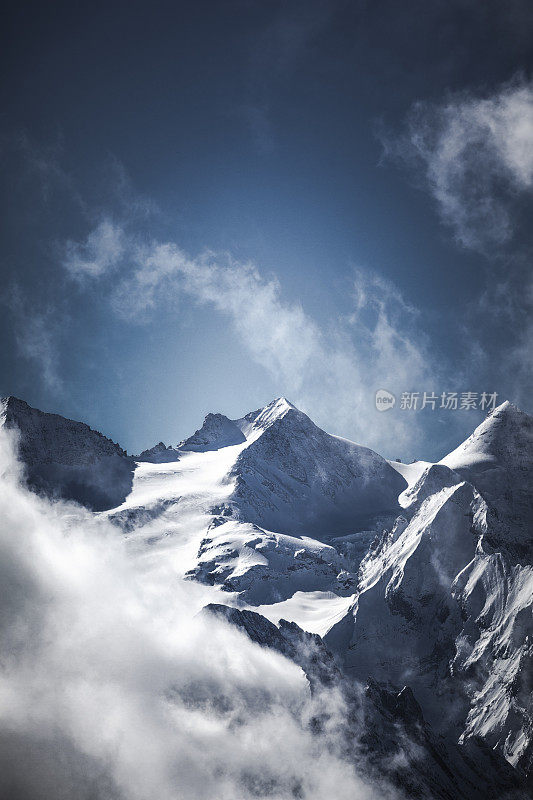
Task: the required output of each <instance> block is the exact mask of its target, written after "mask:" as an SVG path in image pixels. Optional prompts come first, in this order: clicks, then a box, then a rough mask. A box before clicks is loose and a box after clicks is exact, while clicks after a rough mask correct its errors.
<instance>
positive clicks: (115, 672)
mask: <svg viewBox="0 0 533 800" xmlns="http://www.w3.org/2000/svg"><path fill="white" fill-rule="evenodd" d="M0 441H1V443H2V459H3V466H2V478H1V483H2V486H1V491H0V498H1V501H2V504H3V505H4V507H5V508H4V511H5V520H6V522H5V524H4V526H3V529H2V530H3V533H2V537H3V538H2V549H3V553H4V559H3V564H4V567H3V570H4V576H5V577H4V583H5V586H6V589H7V591H6V592H5V593H4V600H3V619H4V624H3V627H2V630H1V633H0V635H1V637H2V650H3V652H4V653H5V669H4V671H3V677H2V681H3V685H4V688H5V690H6V697H8V698H10V699H9V702H8V703H7V705H6V706H5V713H4V717H3V723H2V726H1V728H0V735H1V736H2V739H3V740H6V741H10V742H11V743H12V746H13V747H14V746H15V743H16V747H17V749H18V752H19V753H20V756H19V757H16V758H8V759H7V760H5V759H4V764H3V770H2V772H3V777H2V779H1V780H0V786H2V789H3V791H4V792H11V795H10V796H12V797H18V796H24V797H28V798H32V799H33V798H37V797H41V796H42V794H40V792H41V787H45V789H46V791H47V792H48V796H53V797H63V796H65V797H67V796H76V797H78V796H79V797H85V796H87V797H89V794H88V792H89V791H93V794H91V795H90V796H91V797H96V798H104V797H106V798H107V797H111V796H112V797H119V798H125V800H130V798H133V799H136V798H139V799H140V798H143V800H144V798H146V797H149V796H151V793H153V792H155V791H156V792H157V793H158V796H159V797H164V798H167V797H168V798H174V797H178V796H179V797H183V798H201V797H208V796H210V797H213V796H217V797H220V798H226V797H228V798H229V797H235V796H239V797H243V798H252V797H264V798H267V797H276V798H278V797H279V798H285V797H287V798H290V797H302V798H316V799H317V800H318V799H319V798H323V797H325V796H335V797H340V798H342V797H347V798H348V797H354V796H356V797H363V798H366V797H368V798H370V797H382V796H385V797H395V798H396V797H397V798H402V797H413V798H414V797H420V796H423V797H427V798H442V799H443V800H444V798H448V799H449V798H457V799H458V800H459V798H466V797H468V798H478V797H479V798H487V797H488V798H494V800H496V798H502V797H508V798H525V797H531V796H533V793H532V789H531V780H532V778H531V776H532V770H533V725H532V720H533V692H532V685H531V675H532V667H533V665H532V655H533V651H532V644H531V642H532V638H533V622H532V611H533V560H532V546H531V541H532V540H531V531H532V529H533V508H532V496H531V472H532V465H533V419H532V418H531V417H529V416H528V415H527V414H524V413H523V412H521V411H520V410H519V409H517V408H516V407H514V406H512V405H511V404H509V403H503V404H502V405H500V406H499V407H498V408H496V409H495V410H494V411H493V412H492V413H491V414H490V415H488V416H487V417H486V419H485V420H484V421H483V422H482V423H481V425H480V426H479V427H478V428H476V430H475V431H474V432H473V433H472V435H471V436H470V437H469V438H468V439H467V440H466V441H465V442H464V443H463V444H462V445H460V446H459V447H458V448H456V449H455V450H454V451H453V452H452V453H450V454H449V455H446V456H444V457H443V458H442V459H441V461H440V462H439V463H436V464H428V463H426V462H414V463H412V464H401V463H395V462H388V461H387V460H385V459H383V458H382V457H381V456H379V455H378V454H377V453H375V452H373V451H372V450H370V449H368V448H366V447H364V446H362V445H359V444H355V443H353V442H349V441H347V440H345V439H340V438H338V437H335V436H333V435H331V434H328V433H326V432H325V431H323V430H321V429H320V428H318V427H317V426H316V425H315V424H314V423H313V422H312V421H311V420H310V419H309V417H307V416H306V415H305V414H303V413H302V412H301V411H299V410H298V409H297V408H296V407H295V406H294V405H292V404H291V403H290V402H288V401H287V400H286V399H285V398H278V399H277V400H274V401H273V402H272V403H270V404H268V405H267V406H266V407H265V408H263V409H260V410H258V411H254V412H250V413H248V414H246V415H245V416H243V417H242V418H240V419H237V420H230V419H228V418H227V417H225V416H223V415H221V414H208V415H207V417H206V418H205V421H204V424H203V425H202V426H201V427H200V428H199V429H198V430H197V431H196V432H195V433H194V434H193V435H192V436H190V437H189V438H188V439H186V440H184V441H182V442H180V443H178V444H176V445H166V444H164V443H162V442H160V443H159V444H157V445H155V446H154V447H153V448H151V449H149V450H147V451H145V452H143V453H141V454H140V455H139V456H136V457H131V456H128V455H127V454H126V453H125V451H123V450H122V449H121V448H120V446H119V445H117V444H115V443H113V442H111V441H110V440H109V439H107V438H105V437H104V436H103V435H102V434H100V433H98V432H96V431H93V430H91V429H90V428H89V427H88V426H86V425H84V424H83V423H78V422H73V421H71V420H66V419H64V418H62V417H60V416H58V415H54V414H43V413H42V412H40V411H38V410H36V409H32V408H30V407H29V406H28V405H27V404H26V403H25V402H24V401H22V400H18V399H16V398H12V397H11V398H7V399H5V400H3V401H2V416H1V429H0ZM30 553H32V554H33V555H30ZM202 609H204V611H202ZM200 612H201V613H200ZM32 630H35V632H36V633H35V634H32V635H30V631H32ZM116 637H118V638H116ZM204 637H207V638H204ZM113 641H114V642H115V643H113ZM121 642H122V643H123V644H121ZM209 642H212V643H215V642H216V645H215V644H214V645H213V646H214V647H215V650H212V649H211V648H210V646H209V645H208V643H209ZM206 647H208V650H209V653H208V652H207V650H206ZM125 659H127V661H128V665H127V667H126V663H125ZM178 675H180V677H179V678H178ZM146 682H147V683H146ZM65 686H66V687H67V688H66V690H64V689H63V688H61V687H65ZM82 686H85V689H84V690H83V691H82ZM58 691H61V692H62V695H61V698H60V697H59V696H58V695H57V692H58ZM259 707H261V708H262V711H261V712H260V713H259V717H257V709H258V708H259ZM254 709H255V710H254ZM88 714H89V717H90V724H88V722H87V715H88ZM282 719H283V722H282ZM279 725H283V726H285V727H287V726H288V727H287V730H288V731H289V741H288V742H287V743H286V752H284V755H282V753H281V750H280V747H282V742H281V740H280V739H279V736H278V734H277V730H278V727H279ZM207 729H210V730H211V731H212V735H213V736H214V739H213V740H212V741H211V744H210V745H209V746H208V747H207V745H206V742H205V731H206V730H207ZM147 736H148V737H150V739H151V743H150V748H149V752H147V750H146V737H147ZM184 737H186V738H187V737H188V738H187V744H186V745H185V740H186V739H185V738H184ZM250 737H252V738H253V741H254V742H255V745H254V746H253V747H252V749H250V748H251V744H250ZM119 741H121V742H122V744H121V745H120V747H119V748H118V750H117V749H116V747H117V746H118V742H119ZM106 742H107V744H106ZM37 743H38V744H37ZM206 747H207V749H206ZM109 748H111V749H109ZM3 752H4V754H6V753H8V752H11V751H10V750H9V748H4V751H3ZM60 753H61V754H62V755H61V764H62V767H61V769H60V770H58V771H54V769H53V764H54V763H55V762H56V760H57V758H59V754H60ZM141 753H142V755H141ZM204 759H207V761H208V762H209V763H208V766H207V768H205V766H201V764H203V760H204ZM287 759H288V760H287ZM318 763H320V764H322V765H323V769H322V768H321V769H322V771H321V774H320V775H319V774H318V773H317V764H318ZM23 764H24V767H23ZM141 765H143V769H144V770H145V773H146V774H144V777H143V780H142V781H140V782H139V769H140V768H141ZM206 769H207V771H206V772H205V770H206ZM202 770H204V772H203V773H202ZM73 786H74V787H75V791H74V795H72V787H73ZM89 786H91V787H92V789H89ZM69 792H70V793H71V794H69Z"/></svg>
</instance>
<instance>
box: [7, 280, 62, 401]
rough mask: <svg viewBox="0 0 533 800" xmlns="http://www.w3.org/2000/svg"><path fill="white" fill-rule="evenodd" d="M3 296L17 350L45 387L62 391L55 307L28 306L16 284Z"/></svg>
mask: <svg viewBox="0 0 533 800" xmlns="http://www.w3.org/2000/svg"><path fill="white" fill-rule="evenodd" d="M3 300H4V302H5V303H6V305H7V306H8V307H9V309H10V312H11V314H12V316H13V320H14V328H13V333H14V336H15V343H16V346H17V350H18V352H19V354H20V355H21V356H22V357H23V358H24V359H26V360H27V361H29V362H30V363H31V364H32V365H33V367H34V368H35V369H36V371H37V374H38V375H39V377H40V379H41V380H42V382H43V383H44V385H45V386H46V387H47V388H48V389H51V390H52V391H55V392H60V391H62V390H63V388H64V386H63V381H62V379H61V377H60V371H59V351H58V346H57V339H58V336H59V332H60V320H59V317H58V310H57V309H56V308H53V307H47V308H44V309H39V310H36V309H35V308H32V307H31V306H30V305H29V304H28V301H27V300H26V298H25V297H24V295H23V294H22V293H21V291H20V290H19V288H18V287H13V288H12V290H11V292H9V293H7V294H6V295H5V296H4V298H3ZM61 321H64V320H63V319H62V320H61Z"/></svg>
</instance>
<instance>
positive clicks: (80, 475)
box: [0, 397, 135, 511]
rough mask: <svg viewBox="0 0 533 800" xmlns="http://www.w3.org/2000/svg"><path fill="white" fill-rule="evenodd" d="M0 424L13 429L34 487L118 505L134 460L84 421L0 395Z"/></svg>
mask: <svg viewBox="0 0 533 800" xmlns="http://www.w3.org/2000/svg"><path fill="white" fill-rule="evenodd" d="M0 425H3V426H5V427H6V428H10V429H15V430H17V431H18V433H19V443H18V445H19V448H18V449H19V456H20V460H21V461H22V463H23V464H24V467H25V471H26V478H27V481H28V483H29V485H30V486H31V487H32V488H34V489H36V490H37V491H42V492H44V493H45V494H48V495H50V496H53V497H62V498H64V499H68V500H76V501H77V502H79V503H82V504H84V505H86V506H88V507H89V508H91V509H93V510H95V511H100V510H103V509H106V508H113V507H114V506H117V505H119V504H120V503H121V502H122V501H123V500H124V498H125V497H126V496H127V495H128V493H129V492H130V490H131V486H132V482H133V470H134V466H135V462H134V460H133V459H132V458H130V457H129V456H128V455H127V453H126V452H125V451H124V450H123V449H122V448H121V447H120V446H119V445H118V444H115V442H113V441H111V439H108V438H107V437H105V436H103V435H102V434H101V433H99V432H98V431H94V430H92V428H90V427H89V426H88V425H86V424H85V423H84V422H75V421H74V420H71V419H65V417H61V416H60V415H59V414H46V413H44V412H43V411H39V410H38V409H36V408H31V406H29V405H28V404H27V403H25V402H24V401H23V400H19V399H18V398H16V397H7V398H3V399H1V400H0Z"/></svg>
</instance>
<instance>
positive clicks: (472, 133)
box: [384, 78, 533, 252]
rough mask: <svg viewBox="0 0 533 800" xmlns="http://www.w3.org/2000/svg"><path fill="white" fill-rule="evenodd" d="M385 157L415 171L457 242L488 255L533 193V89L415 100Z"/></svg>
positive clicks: (519, 82)
mask: <svg viewBox="0 0 533 800" xmlns="http://www.w3.org/2000/svg"><path fill="white" fill-rule="evenodd" d="M384 145H385V150H386V154H387V155H389V156H392V157H395V158H400V159H403V160H405V161H407V162H409V163H410V164H412V165H414V166H415V167H417V168H421V169H422V171H423V175H424V181H425V185H426V186H427V188H428V189H429V191H430V192H431V193H432V194H433V196H434V198H435V200H436V202H437V205H438V208H439V211H440V214H441V216H442V219H443V221H444V222H445V223H446V224H447V225H449V226H450V227H451V228H452V230H453V232H454V235H455V238H456V239H457V241H458V242H459V243H461V244H462V245H464V246H465V247H468V248H472V249H475V250H481V251H484V252H486V251H487V250H488V249H489V248H491V247H494V246H495V245H496V246H498V245H503V244H505V243H506V242H508V241H509V240H511V239H512V237H513V235H514V232H515V222H514V218H515V213H514V212H515V207H516V202H517V200H519V199H520V197H522V196H525V195H528V196H531V192H532V189H533V83H532V82H531V81H526V80H525V79H521V78H520V79H515V80H514V81H512V82H511V83H508V84H505V85H503V86H500V87H499V88H498V89H497V90H496V91H495V92H493V93H492V94H490V95H486V96H476V95H474V94H472V93H461V94H458V95H452V96H451V97H449V98H448V100H447V101H446V102H444V103H440V104H431V103H424V102H419V103H417V104H416V105H415V106H414V107H413V108H412V110H411V112H410V114H409V117H408V120H407V126H406V131H405V133H404V134H403V135H402V136H401V137H396V138H391V137H387V138H385V139H384Z"/></svg>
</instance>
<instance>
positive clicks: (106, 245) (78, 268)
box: [63, 219, 125, 278]
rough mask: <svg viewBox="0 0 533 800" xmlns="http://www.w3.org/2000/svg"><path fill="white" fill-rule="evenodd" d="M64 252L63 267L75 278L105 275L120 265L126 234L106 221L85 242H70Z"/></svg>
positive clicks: (109, 221)
mask: <svg viewBox="0 0 533 800" xmlns="http://www.w3.org/2000/svg"><path fill="white" fill-rule="evenodd" d="M64 250H65V253H64V258H63V266H64V267H65V269H67V270H68V272H70V274H71V275H72V276H73V277H77V278H83V277H85V276H87V275H90V276H93V277H96V276H98V275H103V274H104V273H106V272H108V271H109V270H110V269H112V268H113V267H115V266H116V265H117V264H118V262H119V260H120V258H121V257H122V255H123V253H124V250H125V245H124V232H123V230H122V228H121V227H120V226H118V225H114V224H113V222H111V220H109V219H104V220H102V221H101V222H100V223H99V224H98V225H97V227H96V228H94V230H92V231H91V232H90V233H89V235H88V236H87V239H86V240H85V241H84V242H81V243H79V242H74V241H72V240H69V241H67V242H66V244H65V248H64Z"/></svg>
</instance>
